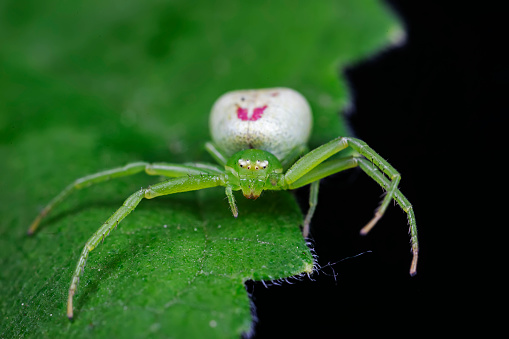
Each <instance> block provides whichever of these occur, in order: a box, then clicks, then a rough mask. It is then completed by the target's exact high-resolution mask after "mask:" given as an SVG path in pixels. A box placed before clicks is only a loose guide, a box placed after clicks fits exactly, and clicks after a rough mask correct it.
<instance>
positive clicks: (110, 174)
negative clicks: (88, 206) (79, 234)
mask: <svg viewBox="0 0 509 339" xmlns="http://www.w3.org/2000/svg"><path fill="white" fill-rule="evenodd" d="M143 171H145V173H147V174H149V175H162V176H166V177H179V176H184V175H198V174H221V173H223V170H222V169H221V168H219V167H217V166H215V165H211V164H193V165H178V164H168V163H153V164H150V163H146V162H135V163H131V164H127V165H125V166H123V167H117V168H113V169H110V170H106V171H102V172H98V173H95V174H91V175H87V176H85V177H82V178H79V179H76V180H75V181H74V182H73V183H71V184H70V185H68V186H67V187H66V188H65V189H64V190H63V191H62V192H60V193H59V194H58V195H57V196H56V197H54V198H53V199H52V200H51V201H50V202H49V204H47V205H46V206H45V207H44V209H43V210H42V211H41V212H40V213H39V215H38V216H37V217H36V218H35V220H34V221H33V222H32V224H31V225H30V228H29V229H28V231H27V233H28V235H32V234H33V233H34V232H35V231H36V229H37V228H38V227H39V224H40V222H41V220H42V219H43V218H44V217H45V216H46V215H47V214H48V213H49V212H50V211H51V210H52V209H53V208H54V207H55V206H56V205H58V204H59V203H61V202H62V201H63V200H64V199H65V198H66V197H67V196H68V195H69V194H70V193H72V192H73V191H75V190H79V189H82V188H85V187H88V186H91V185H93V184H98V183H101V182H105V181H108V180H111V179H114V178H120V177H125V176H130V175H134V174H137V173H140V172H143Z"/></svg>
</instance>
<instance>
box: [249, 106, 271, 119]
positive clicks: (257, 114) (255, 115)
mask: <svg viewBox="0 0 509 339" xmlns="http://www.w3.org/2000/svg"><path fill="white" fill-rule="evenodd" d="M266 108H267V105H265V106H263V107H256V108H255V109H254V110H253V115H252V116H251V119H249V120H251V121H256V120H258V119H260V118H261V117H262V114H263V111H265V109H266Z"/></svg>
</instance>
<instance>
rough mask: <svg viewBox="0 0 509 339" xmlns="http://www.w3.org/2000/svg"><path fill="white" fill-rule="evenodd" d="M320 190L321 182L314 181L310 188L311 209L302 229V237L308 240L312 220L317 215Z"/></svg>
mask: <svg viewBox="0 0 509 339" xmlns="http://www.w3.org/2000/svg"><path fill="white" fill-rule="evenodd" d="M319 188H320V180H316V181H313V182H312V183H311V187H310V188H309V209H308V213H307V214H306V217H305V218H304V224H303V228H302V235H303V236H304V238H307V237H308V235H309V225H310V224H311V219H312V218H313V215H314V214H315V209H316V205H318V189H319Z"/></svg>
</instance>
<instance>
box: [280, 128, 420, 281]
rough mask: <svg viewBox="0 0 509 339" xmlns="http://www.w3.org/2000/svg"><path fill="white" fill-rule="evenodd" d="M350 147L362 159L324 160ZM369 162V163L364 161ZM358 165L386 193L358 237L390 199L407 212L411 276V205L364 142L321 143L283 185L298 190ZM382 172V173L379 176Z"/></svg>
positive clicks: (413, 267) (393, 174)
mask: <svg viewBox="0 0 509 339" xmlns="http://www.w3.org/2000/svg"><path fill="white" fill-rule="evenodd" d="M349 146H350V147H351V148H352V149H354V150H355V151H356V152H358V153H359V154H360V155H362V156H363V157H364V158H361V157H349V158H342V159H336V160H332V161H327V162H324V161H325V160H327V159H328V158H330V157H331V156H333V155H334V154H336V153H338V152H339V151H341V150H343V149H345V148H347V147H349ZM365 158H366V159H367V160H369V161H371V163H369V162H368V161H367V160H366V159H365ZM356 166H359V167H360V168H361V169H362V170H363V171H364V172H365V173H366V174H368V175H369V176H370V177H371V178H373V179H374V180H375V181H376V182H377V183H378V184H380V185H381V186H382V187H383V188H384V189H386V190H387V194H386V196H385V197H384V199H383V201H382V203H381V205H380V207H379V208H378V209H377V210H376V212H375V216H374V217H373V219H371V221H370V222H369V223H368V224H367V225H366V226H365V227H364V228H363V229H362V230H361V234H367V233H368V232H369V230H370V229H371V228H373V226H374V225H375V224H376V222H377V221H378V220H379V219H380V218H381V217H382V216H383V214H384V212H385V210H386V209H387V207H388V205H389V203H390V201H391V200H393V199H394V200H395V201H396V202H397V203H398V204H399V205H400V206H401V208H402V209H403V210H404V211H405V212H406V213H407V217H408V222H409V224H410V234H411V242H412V253H413V259H412V265H411V267H410V274H411V275H415V274H416V270H417V257H418V251H419V246H418V240H417V225H416V223H415V216H414V213H413V209H412V205H411V204H410V203H409V202H408V200H407V199H406V198H405V197H404V196H403V194H402V193H401V192H400V191H399V189H398V184H399V181H400V179H401V177H400V174H399V173H398V171H396V170H395V169H394V168H393V167H392V166H391V165H390V164H389V163H388V162H387V161H385V159H383V158H382V157H381V156H380V155H378V154H377V153H376V152H375V151H374V150H373V149H371V148H370V147H369V146H368V145H367V144H366V143H365V142H363V141H361V140H359V139H355V138H349V137H339V138H337V139H334V140H332V141H330V142H328V143H327V144H324V145H322V146H320V147H318V148H316V149H314V150H313V151H311V152H309V153H308V154H306V155H305V156H304V157H302V158H300V159H299V160H298V161H297V162H296V163H295V164H294V165H293V166H292V167H291V168H290V169H289V170H288V171H287V172H286V174H285V183H286V185H288V188H298V187H301V186H304V185H307V184H310V183H312V182H314V181H317V180H320V179H322V178H324V177H327V176H329V175H331V174H334V173H337V172H340V171H343V170H345V169H348V168H352V167H356ZM382 172H383V173H382Z"/></svg>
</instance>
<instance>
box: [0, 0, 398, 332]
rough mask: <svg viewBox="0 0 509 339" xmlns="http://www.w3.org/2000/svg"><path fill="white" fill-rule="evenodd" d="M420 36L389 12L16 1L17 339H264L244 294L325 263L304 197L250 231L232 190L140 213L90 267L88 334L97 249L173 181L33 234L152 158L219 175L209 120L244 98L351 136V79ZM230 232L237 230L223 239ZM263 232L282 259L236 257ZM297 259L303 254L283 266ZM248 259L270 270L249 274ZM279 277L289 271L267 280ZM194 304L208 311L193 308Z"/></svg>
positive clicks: (252, 254)
mask: <svg viewBox="0 0 509 339" xmlns="http://www.w3.org/2000/svg"><path fill="white" fill-rule="evenodd" d="M403 38H404V33H403V31H402V30H401V28H400V26H399V23H398V22H397V21H396V20H395V18H394V16H393V15H392V14H391V13H390V12H389V11H388V10H387V9H386V8H385V7H384V6H383V5H382V4H380V3H379V2H378V1H374V0H369V1H368V0H362V1H359V0H338V1H320V2H309V1H257V2H234V1H215V2H213V3H212V2H209V1H193V2H190V1H139V2H137V1H132V2H125V1H104V0H102V1H87V2H77V1H76V2H68V3H67V2H61V1H46V2H38V1H23V2H20V1H2V2H1V3H0V159H1V160H0V173H2V174H3V177H2V180H1V181H0V190H1V191H2V192H8V194H3V195H2V196H1V198H0V213H1V220H0V265H1V269H0V283H1V285H0V295H1V305H0V310H1V318H0V322H1V332H0V335H1V336H2V337H20V336H40V335H42V336H52V337H53V336H56V335H73V336H74V335H78V336H88V335H92V334H93V335H100V336H111V335H116V336H120V335H130V336H138V337H139V336H147V335H154V336H177V337H178V336H180V337H182V336H189V335H191V334H192V335H195V336H206V337H214V336H217V337H238V336H239V335H240V334H241V333H242V332H246V331H249V330H250V326H251V318H250V314H249V313H250V311H249V302H248V300H247V294H246V292H245V290H244V287H243V281H245V280H246V279H252V278H257V279H278V278H285V277H288V276H291V275H295V274H298V273H299V272H302V271H303V270H304V268H305V267H306V265H302V266H300V267H298V265H297V263H299V262H300V263H306V262H307V263H309V262H310V260H311V257H310V253H309V251H307V249H305V248H304V247H303V244H304V241H303V239H302V238H301V237H300V234H299V230H298V226H299V220H300V218H301V214H300V211H299V209H298V206H297V205H296V203H295V201H294V200H293V199H292V197H291V195H288V194H281V195H267V196H264V197H263V198H264V199H260V201H257V202H256V203H252V202H248V203H246V202H245V201H242V202H241V205H240V206H239V208H240V216H239V219H237V220H236V221H234V220H233V218H232V217H231V215H230V214H229V213H230V212H229V210H228V207H227V204H226V203H225V201H224V195H223V192H222V191H221V190H218V191H217V192H216V191H214V192H208V191H207V192H198V193H189V194H183V195H179V196H178V197H177V196H175V197H169V198H163V199H156V200H158V201H156V200H154V201H151V202H148V203H142V204H140V207H139V208H138V209H137V210H136V211H135V213H133V214H132V215H131V216H129V218H127V219H126V220H125V222H123V223H122V225H121V227H119V229H118V230H117V231H116V232H113V233H112V235H111V236H110V237H109V238H108V239H107V240H106V241H105V244H104V245H103V246H100V247H99V248H98V249H96V250H95V251H94V252H92V254H91V255H90V258H89V262H88V264H87V268H86V270H85V275H84V276H83V278H82V279H81V283H80V286H79V289H78V293H77V295H76V297H75V306H76V319H75V321H74V322H72V323H71V322H69V321H68V320H67V318H65V315H64V313H65V303H66V298H67V288H68V284H69V282H70V276H71V272H72V270H73V268H74V265H75V263H76V261H77V258H78V256H79V253H80V251H81V247H82V246H83V244H84V242H85V241H86V239H87V238H88V237H89V236H90V235H91V234H92V233H93V232H94V231H95V230H96V229H97V228H98V227H99V225H100V223H101V222H103V221H104V220H105V219H106V218H107V217H108V216H109V215H110V214H111V213H112V212H113V211H114V210H115V209H116V208H118V207H119V206H120V204H121V203H122V201H123V199H125V197H127V196H128V195H129V194H130V193H131V192H132V191H134V190H135V189H138V188H139V187H140V186H146V185H148V184H150V183H151V182H154V180H156V179H157V178H146V177H143V176H137V177H135V178H126V179H122V180H119V181H116V182H111V183H107V184H104V185H101V186H98V187H92V188H90V189H87V190H84V191H83V192H79V193H76V194H74V195H73V196H72V197H70V198H69V200H68V201H66V202H65V203H64V204H62V206H60V207H59V208H57V209H56V210H55V211H54V213H53V214H51V215H50V216H49V217H48V218H47V219H46V220H45V221H44V222H43V223H42V225H41V230H40V232H38V233H37V234H36V235H35V236H34V237H33V238H27V237H26V236H25V232H26V229H27V227H28V225H29V224H30V222H31V220H32V219H33V218H34V217H35V216H36V214H37V212H38V211H39V210H40V208H42V207H43V205H44V203H46V202H47V201H49V199H50V198H51V197H53V196H54V195H55V194H57V193H58V192H59V191H60V190H61V189H62V188H63V187H65V185H67V184H68V183H70V182H71V181H72V180H74V179H76V178H78V177H80V176H83V175H86V174H89V173H93V172H96V171H98V170H101V169H105V168H110V167H116V166H119V165H123V164H125V163H128V162H132V161H138V160H145V161H168V162H177V163H180V162H183V161H194V160H201V161H210V159H209V158H208V157H207V155H206V153H205V152H204V151H203V144H204V142H206V141H207V140H208V139H209V133H208V112H209V110H210V107H211V106H212V104H213V102H214V100H215V99H216V98H217V97H219V96H220V95H221V94H222V93H224V92H226V91H230V90H234V89H242V88H262V87H273V86H286V87H291V88H294V89H297V90H298V91H300V92H301V93H303V94H304V95H305V96H306V97H307V98H308V100H309V101H310V103H311V106H312V109H313V112H314V116H315V124H314V127H313V137H312V140H311V145H312V146H317V145H319V144H321V143H323V142H325V141H328V140H330V139H332V138H333V137H336V136H338V135H344V134H348V133H349V132H348V128H347V125H346V123H345V122H344V121H343V120H342V117H341V116H340V115H339V114H338V113H339V112H340V111H341V110H343V109H344V108H345V107H347V105H348V103H349V95H348V89H347V85H346V83H345V80H344V79H343V78H342V77H341V73H340V72H341V68H342V67H345V66H346V65H351V64H352V63H355V62H356V61H357V60H361V59H362V58H366V57H367V56H368V55H370V54H373V53H375V52H376V51H377V50H380V49H382V48H384V47H385V46H387V45H389V44H394V43H398V42H400V41H401V39H403ZM262 200H263V201H262ZM260 221H263V222H262V223H261V224H257V222H260ZM253 224H254V225H255V228H250V227H251V226H253ZM164 225H166V226H164ZM217 225H221V226H222V227H221V232H222V233H217V234H214V233H213V232H210V230H211V229H212V226H214V227H216V226H217ZM230 226H231V227H230ZM248 226H249V227H248ZM256 227H259V228H256ZM214 229H216V228H214ZM280 230H281V232H280ZM166 231H168V232H170V233H168V234H166ZM195 232H198V234H197V235H196V234H195ZM243 232H245V233H243ZM258 235H263V236H264V237H266V238H264V242H267V243H271V244H277V246H273V247H274V248H276V247H277V250H274V252H273V253H272V250H271V251H267V248H266V247H263V246H262V247H258V248H254V247H253V250H252V251H251V250H249V251H247V250H246V251H243V248H245V247H243V246H245V245H243V244H242V245H238V244H237V243H235V242H234V241H227V242H224V243H221V244H218V243H219V242H220V241H219V240H220V239H226V238H227V239H230V240H231V239H240V238H243V237H245V238H246V239H255V238H256V237H257V236H258ZM207 237H209V238H207ZM214 237H216V238H214ZM204 239H205V240H204ZM216 245H217V246H216ZM219 245H220V246H219ZM221 246H222V247H221ZM235 246H239V247H238V248H237V247H235ZM285 246H286V247H285ZM299 246H300V249H299V250H297V251H295V252H292V251H291V250H289V249H291V248H295V247H299ZM229 248H230V250H226V252H224V251H225V249H229ZM231 248H234V249H235V250H231ZM193 251H194V252H195V253H191V252H193ZM205 252H207V254H208V255H205V256H204V255H203V253H205ZM246 252H249V253H246ZM281 253H290V254H291V256H293V257H292V258H288V261H284V262H278V263H275V264H274V262H273V261H274V258H280V257H281ZM265 254H266V256H265ZM218 257H220V258H221V260H218ZM248 257H249V258H254V259H249V260H254V261H253V262H250V263H246V264H245V263H242V265H241V266H242V267H240V268H238V267H237V266H235V265H234V263H238V262H239V260H242V258H248ZM260 257H263V258H261V259H260ZM204 258H205V259H204ZM263 260H266V262H264V261H263ZM292 260H294V261H295V262H294V261H292ZM219 261H220V262H219ZM223 261H224V262H223ZM246 261H248V260H246ZM267 263H269V264H271V265H272V266H271V265H268V266H270V267H269V268H270V269H272V268H274V269H275V271H274V272H277V274H275V273H274V272H273V271H270V270H269V269H267V270H265V268H266V266H267V265H266V264H267ZM290 263H291V264H290ZM207 265H209V266H210V270H211V271H213V269H214V267H215V266H214V265H217V267H222V268H223V269H224V270H225V271H228V270H231V271H232V272H230V273H228V274H227V273H225V272H223V273H221V274H220V275H221V276H228V279H226V281H223V282H221V283H219V282H217V279H215V278H217V276H215V275H214V274H208V275H203V274H201V273H200V271H199V270H198V268H203V267H206V266H207ZM249 265H252V268H250V266H249ZM292 265H296V266H295V267H294V268H293V269H290V268H289V267H290V266H292ZM233 267H236V268H235V269H239V270H240V271H235V269H234V268H233ZM253 268H256V270H253ZM258 268H260V270H258ZM242 270H244V271H242ZM202 271H203V270H202ZM197 272H198V273H197ZM271 272H272V273H271ZM179 274H181V275H186V274H187V275H191V276H193V277H196V276H200V277H199V278H200V279H201V278H203V277H204V276H206V277H204V280H203V282H202V281H201V280H192V281H193V284H191V285H192V286H191V288H189V286H186V285H185V284H187V283H188V281H189V278H183V280H182V281H180V282H179V281H177V280H176V279H174V277H175V275H179ZM202 276H203V277H202ZM211 277H212V278H211ZM179 284H180V285H179ZM200 284H203V285H204V287H203V288H204V289H203V290H201V289H198V287H196V286H198V285H200ZM181 285H182V286H184V287H182V286H181ZM188 285H189V284H188ZM200 286H201V285H200ZM200 288H201V287H200ZM189 289H191V290H192V289H197V292H196V294H195V295H194V296H193V294H192V293H191V292H189ZM183 290H185V291H186V292H185V293H186V295H187V296H189V298H190V299H192V301H190V300H187V299H186V300H185V301H183V300H184V298H183V297H182V295H183V293H184V292H182V291H183ZM204 291H206V292H204ZM205 295H206V296H207V297H205ZM209 296H210V298H209ZM214 296H215V298H213V297H214ZM202 299H203V300H202ZM209 299H210V300H209ZM212 299H214V300H212ZM222 302H224V304H221V303H222ZM209 303H211V304H209ZM174 304H181V305H187V306H189V305H191V306H190V307H184V308H183V309H179V308H174V307H173V305H174ZM211 305H212V306H211ZM175 314H179V315H180V318H179V319H176V316H175ZM212 320H213V321H214V322H211V321H212Z"/></svg>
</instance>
